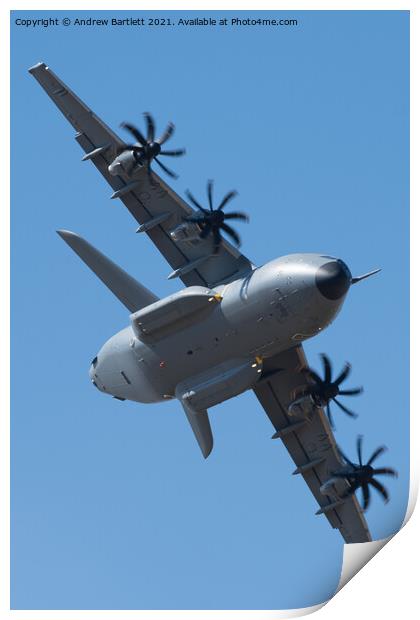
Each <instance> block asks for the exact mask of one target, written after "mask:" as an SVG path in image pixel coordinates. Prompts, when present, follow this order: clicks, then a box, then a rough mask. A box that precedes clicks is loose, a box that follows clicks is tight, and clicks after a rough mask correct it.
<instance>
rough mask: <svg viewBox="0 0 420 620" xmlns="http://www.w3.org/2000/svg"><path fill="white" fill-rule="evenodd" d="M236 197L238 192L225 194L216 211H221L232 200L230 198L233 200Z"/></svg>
mask: <svg viewBox="0 0 420 620" xmlns="http://www.w3.org/2000/svg"><path fill="white" fill-rule="evenodd" d="M237 195H238V192H237V191H236V190H233V191H231V192H228V193H227V194H226V196H225V197H224V198H223V200H222V202H221V203H220V205H219V206H218V207H217V210H218V211H221V210H222V209H223V207H225V206H226V205H227V203H228V202H230V201H231V200H232V198H235V196H237Z"/></svg>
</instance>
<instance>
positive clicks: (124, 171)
mask: <svg viewBox="0 0 420 620" xmlns="http://www.w3.org/2000/svg"><path fill="white" fill-rule="evenodd" d="M141 168H143V166H142V165H141V163H140V162H139V161H138V159H136V158H135V157H134V153H133V151H130V150H126V151H123V152H122V153H120V155H118V156H117V157H116V158H115V159H114V161H113V162H112V163H111V164H110V165H109V166H108V172H109V174H111V175H112V176H120V175H121V176H125V177H131V176H132V175H133V172H134V171H135V170H139V169H141Z"/></svg>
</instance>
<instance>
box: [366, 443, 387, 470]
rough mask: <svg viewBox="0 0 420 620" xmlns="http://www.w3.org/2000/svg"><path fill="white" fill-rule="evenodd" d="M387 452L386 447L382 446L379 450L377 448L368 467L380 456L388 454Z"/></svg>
mask: <svg viewBox="0 0 420 620" xmlns="http://www.w3.org/2000/svg"><path fill="white" fill-rule="evenodd" d="M386 450H387V448H386V446H380V447H379V448H376V450H375V452H374V453H373V454H372V456H371V457H370V459H369V460H368V462H367V463H366V465H372V463H373V461H376V459H377V458H378V456H380V455H381V454H383V453H384V452H386Z"/></svg>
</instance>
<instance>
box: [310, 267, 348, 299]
mask: <svg viewBox="0 0 420 620" xmlns="http://www.w3.org/2000/svg"><path fill="white" fill-rule="evenodd" d="M315 281H316V286H317V288H318V290H319V292H320V293H321V295H323V296H324V297H325V298H326V299H331V300H336V299H340V298H341V297H343V296H344V295H345V294H346V293H347V291H348V290H349V288H350V284H351V273H350V270H349V268H348V267H347V265H346V264H345V263H344V262H343V261H342V260H333V261H330V262H328V263H325V264H324V265H322V267H320V268H319V269H318V271H317V273H316V276H315Z"/></svg>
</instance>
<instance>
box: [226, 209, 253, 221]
mask: <svg viewBox="0 0 420 620" xmlns="http://www.w3.org/2000/svg"><path fill="white" fill-rule="evenodd" d="M225 220H242V221H243V222H249V217H248V216H247V214H246V213H242V211H232V213H225Z"/></svg>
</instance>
